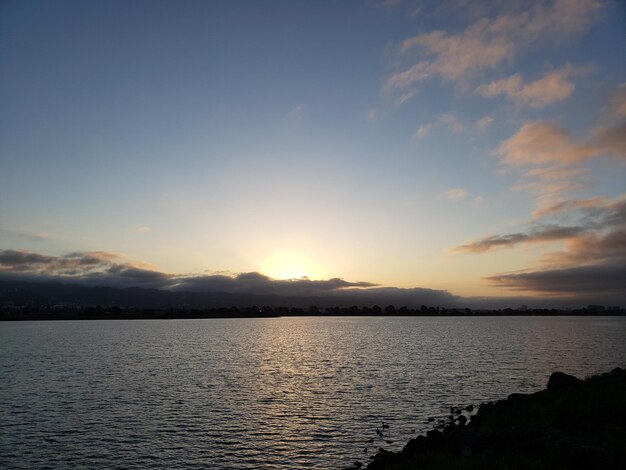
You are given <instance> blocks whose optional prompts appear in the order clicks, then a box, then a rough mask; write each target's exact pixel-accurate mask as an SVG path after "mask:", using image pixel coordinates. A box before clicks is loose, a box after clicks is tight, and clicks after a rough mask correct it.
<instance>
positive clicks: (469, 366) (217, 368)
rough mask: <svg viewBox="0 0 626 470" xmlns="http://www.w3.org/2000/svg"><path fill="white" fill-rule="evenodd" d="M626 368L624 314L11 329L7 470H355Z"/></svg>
mask: <svg viewBox="0 0 626 470" xmlns="http://www.w3.org/2000/svg"><path fill="white" fill-rule="evenodd" d="M625 364H626V319H623V318H616V317H505V318H495V317H479V318H462V317H461V318H459V317H451V318H432V317H420V318H407V317H394V318H373V317H369V318H355V317H349V318H328V317H315V318H314V317H305V318H268V319H228V320H226V319H225V320H172V321H167V320H156V321H150V320H137V321H123V320H121V321H65V322H63V321H59V322H4V323H0V374H1V376H0V399H1V401H0V467H2V468H25V469H26V468H67V467H69V466H76V467H86V468H107V469H108V468H120V469H121V468H137V469H139V468H224V469H226V468H229V469H248V468H250V469H252V468H281V469H287V468H304V467H306V468H340V467H341V466H343V465H347V464H348V463H351V462H352V461H354V460H356V459H359V460H362V461H366V460H367V457H368V455H371V453H373V452H375V451H376V449H377V448H378V447H380V446H382V447H385V448H387V449H390V450H398V449H401V448H402V446H404V444H405V443H406V441H407V440H408V439H409V438H410V437H413V436H415V434H416V433H418V432H420V431H424V430H426V429H428V426H427V425H426V423H425V422H426V418H427V417H429V416H434V415H442V414H445V412H446V411H447V410H449V407H450V406H453V405H460V404H469V403H474V404H479V403H480V402H481V401H486V400H493V399H500V398H504V397H506V396H507V395H508V394H509V393H512V392H533V391H536V390H539V389H541V388H543V387H545V383H546V381H547V378H548V376H549V374H550V373H551V372H553V371H555V370H561V371H564V372H568V373H571V374H575V375H578V376H586V375H590V374H593V373H598V372H604V371H608V370H610V369H612V368H613V367H616V366H621V367H623V366H624V365H625ZM383 420H384V421H385V422H386V423H388V424H389V426H390V428H389V437H388V438H387V439H389V440H393V441H394V442H393V443H392V444H387V443H384V442H380V441H377V442H375V443H374V445H373V446H372V445H370V447H369V449H368V451H369V453H368V455H366V454H364V453H363V449H364V447H365V446H366V442H367V440H368V439H370V438H372V437H374V438H376V434H375V429H376V427H377V426H379V427H380V424H381V422H382V421H383Z"/></svg>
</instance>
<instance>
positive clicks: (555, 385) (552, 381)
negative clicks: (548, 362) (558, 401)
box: [547, 372, 583, 391]
mask: <svg viewBox="0 0 626 470" xmlns="http://www.w3.org/2000/svg"><path fill="white" fill-rule="evenodd" d="M582 383H583V382H582V380H580V379H579V378H576V377H574V376H573V375H568V374H565V373H563V372H555V373H553V374H552V375H551V376H550V378H549V379H548V387H547V388H548V390H549V391H554V390H561V389H564V388H569V387H576V386H579V385H580V384H582Z"/></svg>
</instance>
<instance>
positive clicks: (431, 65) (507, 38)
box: [386, 0, 602, 92]
mask: <svg viewBox="0 0 626 470" xmlns="http://www.w3.org/2000/svg"><path fill="white" fill-rule="evenodd" d="M506 5H507V6H508V9H507V10H506V11H505V12H503V13H501V14H500V15H498V16H496V17H493V18H481V19H480V20H478V21H476V22H475V23H473V24H471V25H470V26H468V27H467V28H466V29H464V30H463V31H461V32H458V33H448V32H446V31H441V30H436V31H432V32H429V33H424V34H420V35H418V36H414V37H411V38H408V39H406V40H404V41H403V42H402V43H401V45H400V47H399V51H400V53H401V54H402V55H405V56H408V55H412V56H413V57H415V58H417V59H418V61H417V62H415V63H414V64H413V65H411V66H410V67H409V68H407V69H405V70H402V71H400V72H398V73H395V74H393V75H391V76H390V77H389V78H388V80H387V83H386V86H387V87H388V88H390V89H399V90H404V92H406V90H409V89H411V87H413V86H414V85H416V84H417V83H419V82H421V81H423V80H425V79H427V78H430V77H433V76H438V77H440V78H443V79H446V80H450V81H457V80H460V79H462V78H465V77H468V76H470V75H473V74H476V73H478V72H481V71H484V70H489V69H495V68H496V67H498V66H499V65H500V64H502V63H504V62H510V61H511V60H513V58H514V57H515V56H516V54H517V52H518V50H519V49H520V47H524V46H527V45H529V44H531V43H533V42H535V41H538V40H540V39H545V38H549V37H554V38H562V37H567V36H570V35H573V34H579V33H581V32H584V31H585V30H586V29H587V28H588V27H589V25H590V24H591V22H592V21H593V18H594V15H593V14H594V12H595V11H596V10H598V9H599V8H600V7H601V6H602V4H601V2H599V1H596V0H556V1H554V2H537V3H534V4H533V5H532V6H530V7H527V6H526V5H524V7H523V9H522V6H521V5H517V4H512V3H506Z"/></svg>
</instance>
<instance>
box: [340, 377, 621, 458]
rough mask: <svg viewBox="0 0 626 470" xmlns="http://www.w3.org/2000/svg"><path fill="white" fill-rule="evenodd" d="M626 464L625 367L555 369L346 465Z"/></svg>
mask: <svg viewBox="0 0 626 470" xmlns="http://www.w3.org/2000/svg"><path fill="white" fill-rule="evenodd" d="M363 468H367V469H368V470H383V469H385V470H394V469H402V470H409V469H476V470H477V469H494V470H495V469H511V470H513V469H579V468H580V469H618V468H619V469H623V468H626V371H624V370H623V369H620V368H616V369H614V370H612V371H611V372H609V373H605V374H601V375H596V376H593V377H590V378H588V379H586V380H584V381H583V380H580V379H578V378H576V377H573V376H571V375H567V374H564V373H561V372H555V373H554V374H552V375H551V376H550V379H549V381H548V385H547V388H546V389H545V390H542V391H540V392H537V393H533V394H528V395H525V394H519V393H514V394H512V395H509V397H508V398H507V399H506V400H501V401H498V402H490V403H483V404H481V405H480V407H479V408H478V411H477V412H476V414H474V415H473V416H471V417H470V419H469V420H468V419H467V418H466V416H465V415H464V414H458V415H457V416H456V417H454V416H453V417H452V418H451V419H450V421H449V423H448V424H447V425H445V426H444V427H443V428H442V429H433V430H431V431H429V432H427V433H426V435H425V436H423V435H422V436H418V437H417V438H415V439H411V440H410V441H409V442H408V443H407V445H406V446H405V447H404V449H402V451H401V452H390V451H387V450H384V449H380V450H379V451H378V453H377V454H376V455H374V456H372V457H371V461H370V462H369V464H368V463H367V462H355V463H354V464H353V465H352V466H350V467H348V468H347V469H345V470H359V469H363Z"/></svg>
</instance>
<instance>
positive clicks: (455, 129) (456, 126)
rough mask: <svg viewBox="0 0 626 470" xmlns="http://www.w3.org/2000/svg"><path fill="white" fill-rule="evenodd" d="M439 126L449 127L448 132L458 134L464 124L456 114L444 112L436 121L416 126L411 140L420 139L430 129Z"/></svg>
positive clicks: (463, 128) (462, 129)
mask: <svg viewBox="0 0 626 470" xmlns="http://www.w3.org/2000/svg"><path fill="white" fill-rule="evenodd" d="M439 127H447V128H448V129H450V132H452V133H454V134H458V133H460V132H463V131H464V130H465V126H464V125H463V123H462V122H461V121H459V119H458V118H457V117H456V115H454V114H451V113H444V114H441V115H439V118H438V119H437V120H436V121H432V122H427V123H425V124H422V125H421V126H420V127H418V128H417V130H416V131H415V132H414V133H413V140H420V139H422V138H423V137H426V136H427V135H428V134H429V133H430V132H431V131H432V130H434V129H437V128H439Z"/></svg>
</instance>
